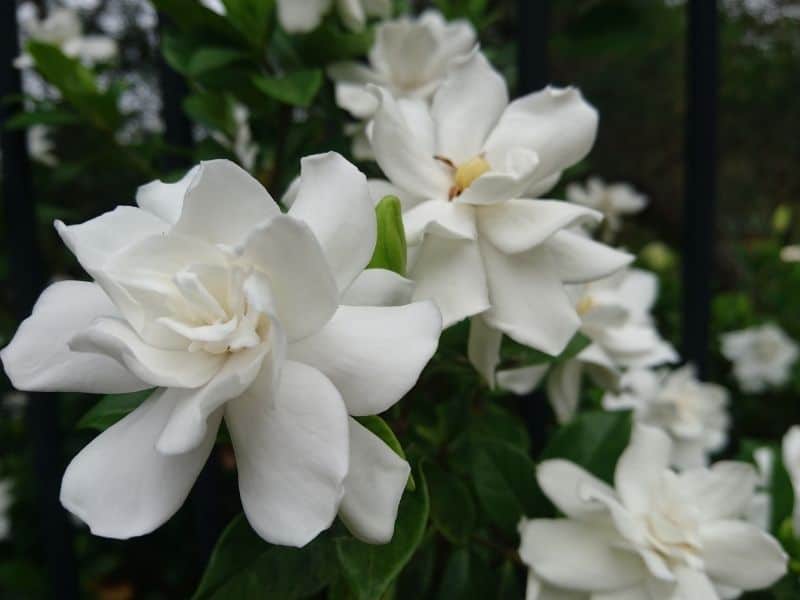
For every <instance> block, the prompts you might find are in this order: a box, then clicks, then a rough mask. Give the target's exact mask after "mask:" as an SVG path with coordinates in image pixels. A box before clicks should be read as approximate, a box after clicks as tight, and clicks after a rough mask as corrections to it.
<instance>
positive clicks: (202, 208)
mask: <svg viewBox="0 0 800 600" xmlns="http://www.w3.org/2000/svg"><path fill="white" fill-rule="evenodd" d="M278 214H280V209H279V208H278V205H277V204H276V203H275V201H274V200H273V199H272V196H270V195H269V192H267V190H265V189H264V186H263V185H261V184H260V183H259V182H258V181H256V180H255V179H254V178H253V177H252V175H250V174H249V173H248V172H247V171H245V170H244V169H242V168H241V167H240V166H239V165H237V164H236V163H234V162H232V161H230V160H225V159H218V160H209V161H205V162H202V163H200V166H199V168H198V169H197V172H196V173H195V176H194V179H193V180H192V182H191V184H190V185H189V189H188V190H187V192H186V198H185V200H184V202H183V210H182V211H181V216H180V218H179V219H178V221H177V222H176V223H175V231H176V232H178V233H182V234H184V235H188V236H192V237H196V238H200V239H202V240H205V241H207V242H210V243H213V244H224V245H227V246H235V245H236V244H240V243H241V241H242V240H243V239H244V238H245V236H246V235H247V234H248V233H249V232H250V230H251V229H253V227H254V226H255V225H258V224H260V223H263V222H264V221H266V220H268V219H270V218H272V217H274V216H276V215H278Z"/></svg>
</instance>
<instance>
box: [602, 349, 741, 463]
mask: <svg viewBox="0 0 800 600" xmlns="http://www.w3.org/2000/svg"><path fill="white" fill-rule="evenodd" d="M620 387H621V389H622V391H621V393H619V394H606V395H605V396H604V397H603V406H604V407H605V408H606V409H607V410H620V409H623V410H625V409H632V410H633V414H634V419H635V420H636V421H638V422H640V423H645V424H647V425H653V426H656V427H659V428H661V429H662V430H664V431H665V432H666V433H668V434H669V436H670V437H671V438H672V441H673V443H672V449H673V457H672V465H673V466H675V467H678V468H692V467H697V466H701V465H705V464H708V457H709V454H712V453H714V452H717V451H719V450H722V448H724V447H725V444H726V443H727V441H728V427H729V426H730V417H729V415H728V410H727V406H728V391H727V390H726V389H725V388H723V387H722V386H719V385H716V384H713V383H704V382H701V381H700V380H698V379H697V376H696V375H695V371H694V368H693V367H692V366H691V365H686V366H684V367H681V368H680V369H677V370H675V371H671V372H670V371H666V370H662V371H649V370H634V371H630V372H628V373H626V374H625V375H623V377H622V379H621V381H620Z"/></svg>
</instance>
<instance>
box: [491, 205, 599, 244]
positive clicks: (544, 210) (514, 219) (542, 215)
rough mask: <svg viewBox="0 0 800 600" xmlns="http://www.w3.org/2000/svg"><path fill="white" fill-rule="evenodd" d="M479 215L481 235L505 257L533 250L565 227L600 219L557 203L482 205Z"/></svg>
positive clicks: (597, 215)
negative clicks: (505, 255)
mask: <svg viewBox="0 0 800 600" xmlns="http://www.w3.org/2000/svg"><path fill="white" fill-rule="evenodd" d="M477 215H478V229H479V231H480V232H481V234H482V235H484V236H486V239H488V240H489V241H490V242H491V243H492V244H494V245H495V246H496V247H497V248H498V249H499V250H501V251H503V252H504V253H506V254H516V253H518V252H523V251H525V250H530V249H531V248H534V247H536V246H538V245H539V244H541V243H543V242H545V241H546V240H548V239H549V238H551V237H552V236H553V235H554V234H555V233H557V232H559V231H561V230H562V229H564V228H565V227H570V226H571V225H575V224H577V223H580V222H584V221H597V220H598V219H599V218H600V217H599V214H598V213H596V212H594V211H592V210H589V209H586V208H583V207H581V206H576V205H575V204H569V203H567V202H560V201H555V200H509V201H508V202H503V203H501V204H495V205H490V206H482V207H481V208H479V209H478V211H477Z"/></svg>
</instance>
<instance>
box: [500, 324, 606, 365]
mask: <svg viewBox="0 0 800 600" xmlns="http://www.w3.org/2000/svg"><path fill="white" fill-rule="evenodd" d="M591 343H592V341H591V340H590V339H589V338H588V337H586V336H585V335H584V334H582V333H580V332H578V333H576V334H575V335H574V336H573V337H572V339H571V340H570V342H569V344H567V347H566V348H564V350H563V351H562V352H561V354H559V355H558V356H550V355H549V354H545V353H544V352H540V351H539V350H534V349H533V348H529V347H527V346H523V345H522V344H519V343H517V342H515V341H514V340H512V339H510V338H507V337H506V338H504V339H503V354H504V359H505V358H508V359H511V360H514V361H515V362H517V363H520V364H523V365H526V366H527V365H540V364H544V363H553V364H558V363H562V362H566V361H568V360H570V359H572V358H575V356H577V355H578V354H579V353H580V352H582V351H583V350H584V349H585V348H586V347H587V346H588V345H589V344H591Z"/></svg>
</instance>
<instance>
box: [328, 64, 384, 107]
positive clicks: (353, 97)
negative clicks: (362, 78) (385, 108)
mask: <svg viewBox="0 0 800 600" xmlns="http://www.w3.org/2000/svg"><path fill="white" fill-rule="evenodd" d="M359 66H361V65H359ZM335 93H336V104H337V105H338V106H340V107H341V108H343V109H345V110H346V111H347V112H349V113H350V114H351V115H352V116H353V117H355V118H356V119H369V118H370V117H372V115H374V114H375V111H376V110H377V109H378V99H377V98H376V97H375V94H373V93H372V92H370V91H369V90H368V89H367V88H366V86H365V85H364V84H360V83H350V82H346V81H341V82H339V83H337V84H336V88H335Z"/></svg>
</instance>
